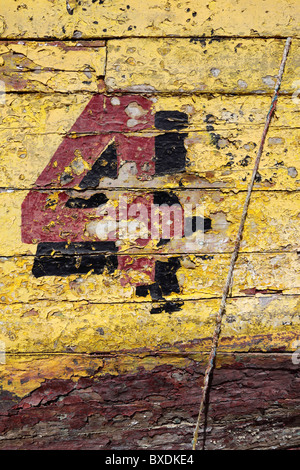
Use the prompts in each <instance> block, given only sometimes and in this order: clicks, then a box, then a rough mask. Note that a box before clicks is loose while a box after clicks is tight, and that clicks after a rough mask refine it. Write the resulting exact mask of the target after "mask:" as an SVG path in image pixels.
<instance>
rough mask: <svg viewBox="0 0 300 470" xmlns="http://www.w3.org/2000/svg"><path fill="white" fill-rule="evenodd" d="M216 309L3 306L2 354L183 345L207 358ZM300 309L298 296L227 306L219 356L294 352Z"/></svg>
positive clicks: (199, 304)
mask: <svg viewBox="0 0 300 470" xmlns="http://www.w3.org/2000/svg"><path fill="white" fill-rule="evenodd" d="M219 303H220V299H209V300H197V301H188V300H187V301H185V302H184V303H183V304H182V305H181V307H179V308H178V309H177V310H175V311H174V312H170V313H167V312H165V311H163V310H162V311H161V312H160V307H163V303H156V304H155V303H154V304H153V303H151V302H142V303H138V304H137V303H121V304H118V303H116V304H111V303H109V304H101V303H94V304H93V303H88V302H86V301H79V302H62V301H55V302H53V301H39V302H32V303H12V304H10V305H7V304H1V310H0V311H1V313H0V341H2V344H4V345H5V351H6V354H28V353H47V352H49V351H55V352H56V354H58V353H65V352H66V351H68V352H69V353H76V354H79V353H87V354H91V353H95V352H98V353H101V354H105V353H112V352H115V353H117V352H118V351H121V352H122V351H123V350H128V351H129V350H134V349H138V348H140V349H142V348H144V347H145V345H147V348H148V349H149V350H151V351H153V352H154V351H158V352H159V351H167V352H168V353H171V352H176V351H177V352H178V347H179V346H178V345H179V344H181V343H190V348H189V351H191V352H192V351H194V352H198V351H202V352H204V351H206V352H208V351H209V347H210V342H211V338H212V335H213V329H214V323H215V316H216V312H217V311H218V308H219ZM299 304H300V297H299V296H291V295H281V294H273V295H270V294H262V293H261V294H257V295H256V296H248V297H244V298H242V297H240V298H230V299H228V305H227V309H226V317H225V319H224V324H223V328H222V336H221V340H220V345H219V349H218V350H219V352H220V353H225V352H226V353H232V352H237V351H239V352H250V351H252V352H272V351H273V352H274V351H276V350H277V351H285V352H288V351H290V352H293V351H294V349H293V346H292V345H293V344H294V342H295V341H296V340H297V338H298V336H299V334H300V320H299V317H298V316H297V311H298V310H299ZM153 312H157V313H156V314H155V313H153Z"/></svg>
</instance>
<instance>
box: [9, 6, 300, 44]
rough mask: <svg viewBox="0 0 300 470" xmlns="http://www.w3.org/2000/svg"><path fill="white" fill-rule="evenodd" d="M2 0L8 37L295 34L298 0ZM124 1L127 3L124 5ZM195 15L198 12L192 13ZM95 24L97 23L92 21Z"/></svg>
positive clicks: (297, 24) (297, 31)
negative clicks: (261, 0) (259, 0)
mask: <svg viewBox="0 0 300 470" xmlns="http://www.w3.org/2000/svg"><path fill="white" fill-rule="evenodd" d="M68 3H69V7H70V8H69V9H70V10H72V9H73V14H70V13H68V10H67V4H66V2H65V0H56V1H55V2H52V1H49V0H26V2H23V1H21V0H18V1H16V2H6V1H5V0H1V6H2V5H3V7H5V8H2V9H1V23H0V28H1V29H0V33H1V35H2V37H8V38H26V37H29V38H35V37H37V38H43V37H51V38H52V37H54V38H62V39H65V38H72V37H75V38H82V39H83V38H93V37H96V38H98V37H118V36H119V37H126V36H135V35H137V36H169V35H170V36H173V35H180V36H202V35H205V36H213V35H220V36H222V35H225V36H258V35H261V36H275V37H276V36H288V35H289V34H291V35H298V36H299V14H300V10H299V3H298V1H297V0H278V1H277V2H276V3H274V2H273V1H272V0H265V1H264V2H263V4H261V3H260V2H259V3H258V1H257V0H218V1H215V0H185V1H182V2H179V1H177V0H168V1H167V0H149V2H148V3H147V4H146V5H145V4H144V3H142V2H140V0H128V1H126V4H124V2H123V1H122V0H117V1H114V2H103V3H102V4H99V2H93V3H92V2H91V1H90V0H81V2H80V4H79V3H78V2H77V4H76V2H74V1H69V2H68ZM127 5H128V7H127ZM195 13H196V14H195ZM95 22H97V23H95Z"/></svg>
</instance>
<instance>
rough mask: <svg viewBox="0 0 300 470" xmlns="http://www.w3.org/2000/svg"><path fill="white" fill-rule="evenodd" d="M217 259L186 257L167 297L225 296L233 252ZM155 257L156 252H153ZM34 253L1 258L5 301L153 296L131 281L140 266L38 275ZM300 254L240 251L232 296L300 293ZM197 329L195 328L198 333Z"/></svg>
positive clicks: (146, 278)
mask: <svg viewBox="0 0 300 470" xmlns="http://www.w3.org/2000/svg"><path fill="white" fill-rule="evenodd" d="M212 256H213V258H212V259H211V258H210V257H205V256H204V259H203V256H202V255H190V256H187V255H186V256H183V257H182V258H181V267H180V268H179V269H178V271H177V278H178V284H179V288H180V292H179V293H172V294H169V295H166V296H164V298H166V299H168V300H174V301H175V300H179V301H180V300H181V299H183V300H185V299H201V298H210V297H221V294H222V288H223V284H224V282H225V279H226V274H227V270H228V267H229V262H230V255H228V254H227V255H225V254H220V255H218V254H216V255H212ZM150 258H151V256H150ZM154 260H160V261H166V260H167V258H166V255H165V256H164V257H163V256H159V255H156V256H155V257H154ZM32 265H33V257H27V256H24V257H12V258H4V257H2V258H1V263H0V280H1V283H2V288H1V297H0V301H1V302H3V303H8V304H10V303H12V302H22V301H23V302H26V303H28V302H31V301H33V302H35V301H36V300H42V299H51V300H54V301H57V300H58V299H59V300H68V301H73V300H89V301H91V302H105V303H110V302H143V301H144V300H149V301H150V300H151V298H150V295H149V296H147V297H145V298H144V297H138V296H137V295H136V288H135V286H134V283H133V282H132V283H131V280H132V279H135V278H136V276H137V272H136V271H135V270H127V271H126V272H124V271H123V270H118V269H117V270H116V271H115V273H114V274H108V273H107V272H106V271H104V273H103V274H99V275H94V274H93V273H92V272H89V273H88V274H85V275H76V274H72V275H70V276H63V277H61V276H45V277H40V278H35V277H34V276H33V275H32V274H31V269H32ZM299 269H300V267H299V257H298V255H297V253H274V254H267V253H266V254H263V253H251V254H248V255H246V254H243V255H240V258H239V260H238V262H237V265H236V271H235V276H234V281H233V286H232V295H233V296H235V295H238V296H248V295H251V293H250V294H249V292H248V291H251V289H253V288H256V289H258V294H259V291H260V290H263V291H264V290H267V291H268V290H269V291H271V292H273V291H274V292H276V291H279V292H281V291H282V293H283V294H300V292H299V288H300V271H299ZM139 280H140V282H141V284H151V283H152V282H153V281H151V278H150V276H149V275H148V274H147V273H143V274H140V275H139ZM196 331H197V329H195V332H194V333H195V336H196V337H197V333H196Z"/></svg>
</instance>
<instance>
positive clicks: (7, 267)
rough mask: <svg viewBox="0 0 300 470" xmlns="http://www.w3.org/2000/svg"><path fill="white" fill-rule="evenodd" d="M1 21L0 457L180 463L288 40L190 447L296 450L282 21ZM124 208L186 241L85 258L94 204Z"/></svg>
mask: <svg viewBox="0 0 300 470" xmlns="http://www.w3.org/2000/svg"><path fill="white" fill-rule="evenodd" d="M6 3H7V4H5V5H3V7H2V9H1V12H0V80H1V92H4V93H5V94H1V95H0V98H1V101H0V206H1V230H0V345H1V346H2V345H3V344H4V346H5V363H0V449H7V450H8V449H113V450H114V449H166V448H168V449H174V450H178V449H191V441H192V435H193V431H194V425H195V422H196V419H197V412H198V406H199V402H200V396H201V387H202V384H203V376H204V370H205V367H206V364H207V360H208V355H209V352H210V347H211V343H212V336H213V331H214V325H215V319H216V312H217V311H218V308H219V304H220V299H221V295H222V288H223V285H224V282H225V279H226V275H227V271H228V267H229V263H230V255H231V253H232V251H233V248H234V241H235V236H236V233H237V230H238V226H239V221H240V217H241V213H242V209H243V203H244V200H245V196H246V190H247V185H248V183H249V181H250V177H251V172H252V167H253V164H254V160H255V157H256V154H257V149H258V146H259V143H260V138H261V134H262V130H263V126H264V122H265V118H266V115H267V112H268V110H269V107H270V103H271V96H272V93H273V90H274V86H275V83H276V76H277V73H278V69H279V65H280V61H281V56H282V52H283V47H284V43H285V38H286V36H288V35H291V36H292V45H291V50H290V53H289V56H288V60H287V64H286V69H285V73H284V76H283V81H282V86H281V92H280V97H279V101H278V104H277V108H276V113H275V116H274V119H273V120H272V123H271V126H270V129H269V132H268V135H267V139H266V143H265V148H264V153H263V156H262V160H261V165H260V168H259V174H258V175H257V178H256V181H255V185H254V189H253V193H252V196H251V202H250V206H249V211H248V216H247V220H246V225H245V231H244V236H243V241H242V244H241V250H240V254H239V257H238V260H237V264H236V267H235V271H234V279H233V283H232V286H231V291H230V296H229V298H228V304H227V309H226V315H225V317H224V321H223V327H222V333H221V338H220V344H219V349H218V354H217V361H216V369H215V371H214V376H213V381H212V385H211V390H210V402H209V409H208V418H207V429H206V438H205V439H206V448H208V449H274V448H275V449H277V448H278V449H296V448H299V445H300V441H299V426H300V420H299V399H300V396H299V390H300V387H299V364H297V363H295V362H293V361H292V355H293V353H294V352H295V349H296V348H297V346H295V345H296V344H298V343H297V342H298V341H299V338H300V327H299V299H300V292H299V289H300V264H299V259H300V258H299V250H300V249H299V228H300V227H299V224H300V200H299V182H300V177H299V174H300V163H299V151H298V147H299V142H300V134H299V128H300V126H299V106H300V105H299V98H298V88H300V86H299V83H300V82H299V75H300V64H299V58H298V57H299V19H300V10H299V2H298V1H296V0H279V1H278V2H277V3H276V4H274V2H271V0H265V1H264V2H259V1H258V0H250V1H249V0H247V1H246V0H239V1H237V0H233V1H231V2H229V1H227V0H220V1H217V2H216V1H213V0H212V1H204V2H203V1H200V0H195V1H193V2H192V1H189V0H187V1H184V2H177V1H173V0H170V1H166V0H155V1H150V2H149V5H147V6H146V7H145V5H144V4H142V3H141V2H140V1H138V0H128V2H126V4H124V2H121V1H120V0H117V1H115V2H109V1H106V0H104V1H99V2H91V1H89V0H81V1H80V2H79V1H76V0H68V1H67V2H66V1H65V0H59V1H57V2H53V1H49V0H37V1H33V0H22V1H19V0H17V1H15V2H6ZM172 158H173V160H172ZM124 195H126V197H127V198H128V200H129V202H130V204H133V203H135V202H140V203H141V202H143V203H145V204H146V206H147V207H148V206H149V205H150V204H151V202H152V203H153V202H154V201H158V200H159V201H161V202H166V203H167V205H168V204H169V206H170V205H171V204H172V203H174V201H176V202H178V203H179V205H181V207H183V206H184V205H185V204H187V203H191V202H192V203H194V204H201V205H202V206H203V214H202V215H203V217H204V218H205V223H206V225H204V227H205V229H203V230H204V233H203V243H201V244H200V245H199V243H198V241H199V240H198V238H197V233H196V232H195V233H194V232H193V235H192V237H191V239H189V241H188V242H187V241H186V240H185V239H184V237H182V238H180V239H179V240H172V239H170V240H168V239H155V240H152V239H150V238H149V237H148V238H146V239H143V240H142V239H140V238H138V237H136V238H133V239H130V240H121V239H120V238H118V236H116V237H115V238H113V239H112V240H110V241H109V242H108V243H106V244H105V242H104V243H102V241H99V237H98V236H97V231H96V229H95V227H96V224H97V223H98V222H99V220H100V219H101V217H102V216H101V217H100V216H99V213H97V209H98V206H99V205H101V207H102V209H105V208H106V209H107V208H109V207H113V208H115V209H116V210H117V209H118V204H119V202H118V201H119V200H120V196H124ZM182 217H184V216H182ZM101 220H102V219H101ZM134 220H135V219H134V217H133V218H132V219H131V221H133V222H134ZM170 225H171V223H170ZM0 352H2V351H0ZM0 358H1V356H0ZM202 438H203V428H202V429H201V430H200V440H201V439H202Z"/></svg>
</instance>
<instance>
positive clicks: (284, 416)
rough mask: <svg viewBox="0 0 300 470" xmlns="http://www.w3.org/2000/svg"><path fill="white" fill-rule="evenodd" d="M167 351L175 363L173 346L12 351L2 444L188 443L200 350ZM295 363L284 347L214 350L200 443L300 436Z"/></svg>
mask: <svg viewBox="0 0 300 470" xmlns="http://www.w3.org/2000/svg"><path fill="white" fill-rule="evenodd" d="M171 357H172V364H171V365H170V364H169V361H170V356H167V357H166V355H163V354H161V355H159V354H155V356H153V355H151V354H149V353H148V354H147V352H145V351H140V352H139V353H136V354H135V355H134V354H132V355H129V354H123V355H121V356H120V355H119V356H115V355H112V356H108V357H107V356H106V357H105V360H104V361H103V360H102V358H99V357H91V356H88V355H84V356H80V355H77V354H69V355H52V356H51V355H35V356H33V355H28V356H27V357H26V359H25V358H24V357H22V356H20V355H18V356H13V357H9V362H8V364H7V365H6V367H5V368H2V370H1V372H0V373H1V375H2V377H3V379H2V383H3V384H4V390H2V389H1V392H0V393H1V404H2V409H1V418H2V419H1V424H0V426H1V428H0V429H1V441H0V448H3V449H5V450H8V449H17V450H20V449H39V450H41V449H52V450H54V449H60V450H61V449H72V450H74V449H83V448H84V449H87V448H88V449H97V450H99V449H106V450H115V449H116V448H117V449H119V448H122V449H128V450H132V447H133V446H134V448H137V449H151V450H155V449H157V450H159V449H162V448H164V449H165V448H168V449H172V448H175V449H176V450H181V449H182V450H184V449H187V448H190V446H191V441H192V437H193V431H194V423H195V420H196V418H197V412H198V405H199V392H200V391H201V386H202V383H203V372H204V367H205V359H206V357H205V355H204V354H202V355H201V354H198V355H194V354H191V355H186V354H183V353H182V355H181V357H179V356H176V355H173V356H171ZM58 371H59V372H58ZM297 371H298V366H297V365H295V364H293V362H292V361H291V355H290V354H284V353H280V354H275V353H272V354H251V353H250V354H249V353H248V354H241V353H238V354H231V355H230V356H226V355H221V356H218V360H217V367H216V370H215V371H214V376H213V381H212V387H211V393H210V400H211V402H210V403H211V408H210V414H209V417H208V429H207V435H206V448H208V449H216V448H218V449H220V448H221V449H237V448H238V449H245V450H246V449H274V448H276V449H278V448H282V449H289V448H290V449H292V448H295V447H297V446H299V433H298V427H297V420H298V416H299V387H298V386H297ZM57 377H60V378H57ZM26 391H27V396H24V395H26ZM287 397H288V399H287ZM274 404H275V405H274ZM202 434H203V429H202V428H201V429H200V440H201V439H202V438H203V435H202ZM228 436H230V439H228Z"/></svg>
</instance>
